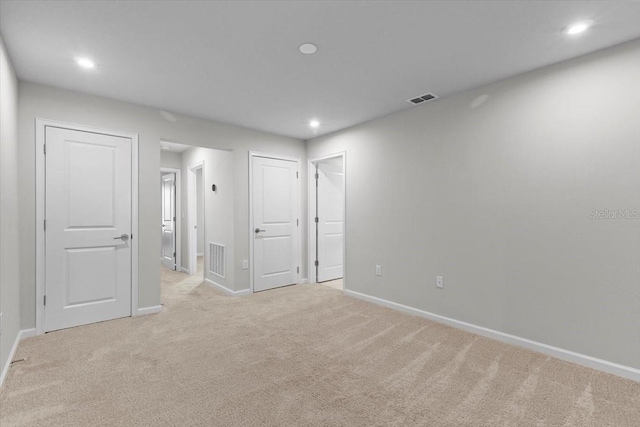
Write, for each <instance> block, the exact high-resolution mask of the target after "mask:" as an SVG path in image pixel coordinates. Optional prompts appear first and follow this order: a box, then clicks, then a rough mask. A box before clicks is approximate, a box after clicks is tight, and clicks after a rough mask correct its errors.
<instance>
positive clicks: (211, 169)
mask: <svg viewBox="0 0 640 427" xmlns="http://www.w3.org/2000/svg"><path fill="white" fill-rule="evenodd" d="M234 157H235V156H234V153H233V152H230V151H222V150H212V149H208V148H200V147H194V148H190V149H188V150H186V151H185V152H183V153H182V176H183V179H182V185H181V187H182V188H181V190H182V197H181V203H182V212H183V213H184V218H183V219H182V227H181V233H180V234H181V241H182V242H181V244H182V266H183V267H184V268H185V269H188V267H189V259H190V258H189V257H190V248H189V236H188V232H189V223H188V218H189V203H188V185H189V184H188V182H189V180H188V175H189V173H190V172H189V167H191V166H194V165H195V164H197V163H199V162H203V164H204V175H203V185H204V188H205V191H204V206H203V210H204V215H201V216H203V217H204V218H203V219H204V224H198V234H199V233H200V232H201V231H202V232H203V235H202V239H203V241H205V242H207V243H208V242H215V243H219V244H222V245H225V258H226V264H225V271H226V274H225V278H224V279H223V278H221V277H218V276H216V275H214V274H213V273H210V272H209V268H208V267H209V264H208V260H209V247H208V244H205V245H204V248H203V249H204V251H203V253H204V277H206V278H207V279H210V280H213V281H214V282H216V283H219V284H221V285H223V286H226V287H228V288H230V289H234V283H235V272H234V268H233V266H234V248H235V244H236V240H235V238H234V227H233V224H234V206H233V197H234V194H235V186H234V182H233V168H234V163H235V162H234ZM211 184H216V192H215V193H214V192H213V191H211ZM247 287H248V284H247Z"/></svg>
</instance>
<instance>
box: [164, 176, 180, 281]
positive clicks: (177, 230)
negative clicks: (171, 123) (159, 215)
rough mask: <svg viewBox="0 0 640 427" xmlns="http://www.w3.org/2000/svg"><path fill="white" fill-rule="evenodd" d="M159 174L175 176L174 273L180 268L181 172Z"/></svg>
mask: <svg viewBox="0 0 640 427" xmlns="http://www.w3.org/2000/svg"><path fill="white" fill-rule="evenodd" d="M160 172H161V173H165V172H166V173H175V174H176V224H175V226H176V271H179V270H184V269H183V268H182V240H181V239H182V235H181V233H182V205H181V203H182V177H181V172H182V170H180V169H176V168H160Z"/></svg>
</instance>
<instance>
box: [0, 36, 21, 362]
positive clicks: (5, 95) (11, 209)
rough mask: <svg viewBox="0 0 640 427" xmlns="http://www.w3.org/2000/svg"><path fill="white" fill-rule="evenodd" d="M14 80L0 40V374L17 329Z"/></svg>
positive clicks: (15, 82) (16, 135)
mask: <svg viewBox="0 0 640 427" xmlns="http://www.w3.org/2000/svg"><path fill="white" fill-rule="evenodd" d="M17 113H18V81H17V79H16V75H15V72H14V70H13V66H12V64H11V61H10V59H9V57H8V56H7V51H6V50H5V46H4V42H3V40H2V38H1V37H0V212H2V214H1V215H0V313H2V331H1V335H0V372H1V371H2V369H3V368H4V367H5V365H6V363H7V361H8V358H9V353H10V352H11V348H12V346H13V343H14V342H15V340H16V337H17V336H18V332H19V330H20V281H21V278H20V271H19V265H20V258H19V255H20V254H19V251H18V250H17V249H18V247H19V245H20V235H19V223H20V221H19V218H20V214H19V212H18V132H17V130H18V129H17V128H18V126H17V125H18V118H17Z"/></svg>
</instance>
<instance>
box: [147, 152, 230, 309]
mask: <svg viewBox="0 0 640 427" xmlns="http://www.w3.org/2000/svg"><path fill="white" fill-rule="evenodd" d="M160 148H161V150H160V167H161V173H160V178H161V181H160V182H161V189H163V191H161V192H160V193H161V194H159V196H161V198H162V197H165V195H170V191H169V190H170V188H171V187H170V185H168V184H167V182H170V181H171V179H173V178H174V175H172V174H174V173H175V189H176V190H175V198H176V202H175V212H176V213H175V215H174V216H173V217H172V216H171V214H170V212H171V208H172V206H171V204H170V203H167V202H166V200H164V201H163V200H161V201H160V206H161V208H162V209H161V213H162V221H163V222H161V224H160V225H165V227H159V228H160V229H161V230H168V227H167V226H166V224H165V222H164V221H165V219H167V220H168V219H169V218H175V223H174V226H175V230H176V231H175V248H176V249H175V269H172V268H171V267H172V265H173V264H172V260H171V259H167V260H164V259H163V257H162V255H163V254H166V255H167V257H166V258H170V256H169V255H172V254H173V253H172V252H171V251H170V246H171V245H170V244H171V239H170V238H168V237H167V236H169V233H168V232H164V235H163V238H162V240H161V243H160V248H159V251H160V253H161V260H163V261H164V262H161V265H160V272H161V274H160V282H161V293H162V300H163V301H165V300H166V298H174V297H179V295H182V294H184V293H186V292H189V290H191V289H194V288H195V287H197V286H199V285H201V284H202V283H203V282H204V283H206V284H208V285H211V286H215V287H217V288H219V289H222V290H224V291H228V292H233V285H232V284H233V270H232V269H231V268H229V266H231V265H233V224H234V222H233V221H234V214H233V197H234V191H233V185H234V183H233V173H234V169H233V165H234V154H233V152H231V151H227V150H217V149H213V148H204V147H197V146H191V145H185V144H179V143H176V142H169V141H161V142H160ZM229 289H231V291H229Z"/></svg>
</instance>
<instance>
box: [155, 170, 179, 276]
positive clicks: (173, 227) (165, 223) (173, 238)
mask: <svg viewBox="0 0 640 427" xmlns="http://www.w3.org/2000/svg"><path fill="white" fill-rule="evenodd" d="M179 179H180V169H175V168H160V193H161V195H160V198H161V202H160V206H161V207H160V213H161V215H160V235H161V237H160V239H161V242H162V244H161V247H160V263H161V264H162V266H163V267H165V268H168V269H169V270H173V271H176V270H177V268H178V266H179V265H180V261H179V260H178V252H179V251H180V247H179V245H178V244H177V242H178V231H179V229H180V227H179V223H178V220H179V218H180V209H179V206H178V202H179V200H180V197H179V191H180V185H179Z"/></svg>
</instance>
